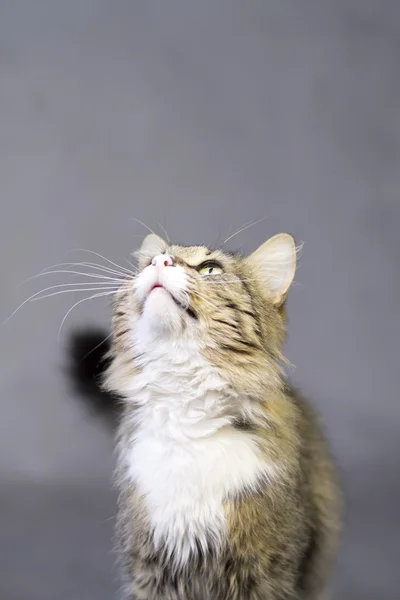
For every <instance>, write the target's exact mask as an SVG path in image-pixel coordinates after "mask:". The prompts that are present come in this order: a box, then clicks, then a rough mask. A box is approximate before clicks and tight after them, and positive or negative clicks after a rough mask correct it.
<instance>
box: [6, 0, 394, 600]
mask: <svg viewBox="0 0 400 600" xmlns="http://www.w3.org/2000/svg"><path fill="white" fill-rule="evenodd" d="M399 64H400V4H399V3H398V2H396V0H392V1H390V0H381V1H380V2H372V1H369V0H303V1H302V2H294V1H288V0H269V1H268V2H261V1H256V0H254V1H246V2H240V1H239V0H238V1H226V2H225V1H220V2H213V1H212V0H202V1H201V2H197V3H194V2H191V3H189V2H185V1H183V0H181V1H179V0H169V1H168V2H167V1H161V0H159V1H158V2H157V1H155V0H146V1H145V0H141V1H128V0H115V1H113V2H110V1H106V0H96V1H95V0H68V1H67V0H65V1H64V2H61V1H59V0H47V1H46V0H36V1H35V2H31V1H28V0H26V1H23V0H0V198H1V207H2V217H1V219H0V269H1V273H2V294H1V297H0V310H1V312H0V315H1V320H3V318H4V319H5V318H6V317H7V316H8V315H9V314H10V313H11V312H12V311H13V310H14V308H15V307H16V306H17V305H18V303H20V302H22V301H23V300H24V299H25V298H27V297H28V296H29V295H30V294H32V293H34V292H36V291H38V290H40V289H41V288H44V287H47V286H50V285H53V284H55V283H57V282H61V281H62V279H60V278H56V276H54V277H53V278H52V277H49V278H43V279H37V280H34V281H31V282H28V283H25V284H24V285H23V286H21V287H18V285H19V284H20V283H21V281H23V280H25V279H26V278H28V277H30V276H31V275H34V274H36V273H38V272H39V271H40V270H41V269H43V268H44V267H46V266H49V265H51V264H54V263H57V262H61V261H63V260H75V259H78V260H85V258H86V257H85V254H83V253H82V252H81V253H76V254H72V255H70V254H67V252H68V251H70V250H71V249H74V248H82V247H83V248H87V249H92V250H95V251H98V252H100V253H102V254H104V255H106V256H107V257H109V258H110V259H111V260H116V261H117V262H123V260H124V257H126V256H128V254H129V252H130V251H131V250H132V249H134V247H135V245H137V244H138V243H139V240H140V236H142V235H144V234H145V233H146V231H145V229H144V227H142V226H141V225H139V224H138V223H137V222H136V221H135V220H134V219H135V218H137V219H140V220H142V221H145V222H146V223H147V224H148V225H149V226H150V227H152V228H157V221H160V222H161V223H163V225H164V226H165V227H166V228H167V230H168V232H169V234H170V236H171V237H172V238H173V239H175V240H177V241H180V242H183V243H190V242H201V241H203V240H205V241H206V242H209V243H215V242H216V241H217V240H218V239H224V238H225V237H227V236H228V233H229V232H230V231H234V230H235V229H237V228H238V227H239V226H240V225H242V224H243V223H245V222H248V221H252V220H256V219H259V218H260V217H264V216H268V218H267V219H266V220H265V221H263V222H262V223H259V224H257V225H255V226H254V227H253V228H251V229H249V230H248V231H246V232H243V234H241V235H239V236H236V238H235V239H234V240H232V246H231V247H232V248H233V249H237V248H241V249H243V250H245V251H250V250H252V249H254V248H255V247H256V246H257V244H259V243H261V242H262V241H264V239H266V238H267V237H268V236H269V235H272V234H274V233H276V232H278V231H281V230H288V231H290V232H292V233H294V234H295V236H296V237H297V239H298V240H299V241H304V242H305V246H304V251H303V256H302V259H301V262H300V268H299V271H298V275H297V281H298V283H299V285H298V286H295V287H294V289H293V291H292V295H291V298H290V302H289V311H290V312H289V316H290V323H289V336H290V337H289V343H288V348H287V353H288V355H289V357H290V359H291V360H292V361H293V362H294V363H295V364H296V366H297V369H296V371H295V372H294V373H293V377H294V379H295V380H296V382H297V383H298V384H299V385H300V386H301V387H302V388H303V390H304V391H305V392H306V393H308V394H309V395H311V396H312V397H313V398H314V401H315V404H316V405H317V407H318V408H319V410H320V411H321V412H322V414H323V415H324V417H325V421H326V423H327V426H328V429H329V432H330V436H331V439H332V441H333V444H334V447H335V450H336V454H337V457H338V460H339V462H340V465H341V468H342V472H343V477H344V480H345V482H346V491H347V497H348V525H347V531H346V536H345V543H344V548H343V552H342V555H341V559H340V562H339V565H338V569H337V576H336V587H335V590H336V593H335V598H338V599H339V598H340V600H342V599H351V600H353V599H355V600H358V599H359V600H361V599H362V600H376V598H382V599H384V600H394V599H395V598H398V593H399V592H398V586H399V585H400V576H399V570H398V565H397V564H396V563H398V555H399V551H400V547H399V545H400V524H399V516H398V506H399V502H400V478H399V441H398V431H399V426H400V403H399V394H398V381H397V380H398V377H397V369H398V364H399V350H398V337H399V333H400V320H399V316H398V307H399V300H400V297H399V296H400V294H399V288H400V282H399V277H398V272H399V270H398V264H399V259H400V244H399V234H398V230H399V225H400V169H399V159H400V77H399V73H400V71H399ZM137 236H139V237H137ZM69 256H71V257H72V258H71V259H70V258H68V257H69ZM86 260H90V259H89V258H86ZM65 281H67V279H66V278H65ZM63 282H64V281H63ZM80 297H81V296H79V295H77V296H76V298H75V301H77V300H78V299H79V298H80ZM82 297H83V296H82ZM72 303H73V300H72V298H71V296H69V295H67V294H65V295H60V296H55V297H53V298H50V299H48V300H43V301H40V302H35V303H29V304H27V305H26V306H24V307H23V308H22V309H21V311H20V312H19V313H18V314H17V315H16V316H15V317H13V319H11V321H10V322H8V323H7V324H6V325H5V326H4V327H3V328H2V329H1V330H0V340H1V346H2V362H1V366H0V397H1V407H2V416H1V420H0V479H1V481H0V534H1V535H0V557H1V560H0V595H1V597H2V598H4V599H5V600H36V599H38V600H39V599H40V600H70V599H71V598H74V599H80V598H82V599H86V598H96V599H97V600H103V599H104V600H106V599H108V600H109V599H110V598H111V597H113V594H114V592H115V590H116V586H115V583H114V580H113V577H114V571H113V567H112V562H113V557H112V554H111V532H112V522H113V516H114V512H115V508H114V496H113V494H112V492H111V491H110V474H111V471H112V466H113V457H112V442H111V440H110V436H109V434H108V433H107V431H106V430H105V429H103V428H102V427H101V426H100V424H99V423H96V422H94V421H93V420H91V419H90V418H89V417H88V415H87V414H85V413H84V411H82V410H81V408H80V406H79V403H78V402H77V401H75V399H73V398H71V396H70V394H69V392H68V389H67V386H66V385H65V381H64V379H63V374H62V367H63V344H65V340H66V335H65V334H66V333H67V332H68V330H69V329H71V328H72V327H74V326H77V325H79V324H82V323H104V324H107V319H108V316H109V311H108V308H107V302H106V301H103V300H95V301H92V302H90V303H89V302H88V303H83V304H82V305H81V306H79V307H77V309H76V310H75V311H74V312H73V313H71V315H70V317H69V319H68V321H67V324H66V326H65V328H64V330H63V332H64V333H63V334H62V335H61V342H60V343H59V342H58V341H57V332H58V328H59V325H60V322H61V320H62V318H63V316H64V314H65V313H66V312H67V310H68V309H69V308H70V307H71V306H72Z"/></svg>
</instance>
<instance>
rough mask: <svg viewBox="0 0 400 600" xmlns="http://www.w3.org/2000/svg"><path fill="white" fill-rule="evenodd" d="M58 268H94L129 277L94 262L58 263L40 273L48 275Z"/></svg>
mask: <svg viewBox="0 0 400 600" xmlns="http://www.w3.org/2000/svg"><path fill="white" fill-rule="evenodd" d="M132 266H133V265H132ZM57 267H92V268H94V269H97V270H98V271H104V273H110V274H112V275H119V276H121V277H126V275H127V274H126V273H123V272H122V271H117V270H116V269H110V267H106V266H104V265H99V264H97V263H94V262H64V263H58V264H56V265H51V266H50V267H46V269H43V271H40V272H41V273H46V272H47V271H49V269H56V268H57Z"/></svg>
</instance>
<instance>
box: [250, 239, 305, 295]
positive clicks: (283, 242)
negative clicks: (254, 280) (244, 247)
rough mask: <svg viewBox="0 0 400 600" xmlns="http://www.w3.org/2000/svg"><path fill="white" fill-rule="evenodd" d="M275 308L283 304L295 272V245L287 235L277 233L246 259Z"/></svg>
mask: <svg viewBox="0 0 400 600" xmlns="http://www.w3.org/2000/svg"><path fill="white" fill-rule="evenodd" d="M248 260H249V261H250V262H251V264H252V265H253V266H254V267H255V268H256V272H257V273H258V278H260V279H261V280H265V291H266V293H267V295H268V297H269V299H270V300H271V301H272V302H273V304H275V305H276V306H280V305H281V304H283V302H284V301H285V298H286V294H287V292H288V289H289V287H290V284H291V283H292V281H293V277H294V274H295V271H296V244H295V241H294V239H293V237H292V236H291V235H290V234H289V233H278V235H274V237H272V238H270V239H269V240H267V241H266V242H264V244H262V245H261V246H260V247H259V248H257V250H256V251H255V252H253V254H251V255H250V256H249V258H248Z"/></svg>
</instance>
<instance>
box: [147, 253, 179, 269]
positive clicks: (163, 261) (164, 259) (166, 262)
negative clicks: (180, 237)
mask: <svg viewBox="0 0 400 600" xmlns="http://www.w3.org/2000/svg"><path fill="white" fill-rule="evenodd" d="M151 264H152V265H153V266H154V267H157V269H159V268H161V267H173V266H174V259H173V258H172V256H170V255H169V254H159V255H158V256H155V257H154V258H153V260H152V261H151Z"/></svg>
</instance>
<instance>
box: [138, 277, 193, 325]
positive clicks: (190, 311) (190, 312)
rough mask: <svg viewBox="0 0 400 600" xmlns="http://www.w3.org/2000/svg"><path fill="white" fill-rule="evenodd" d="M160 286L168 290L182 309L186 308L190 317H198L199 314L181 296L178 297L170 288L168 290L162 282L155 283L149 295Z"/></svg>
mask: <svg viewBox="0 0 400 600" xmlns="http://www.w3.org/2000/svg"><path fill="white" fill-rule="evenodd" d="M157 288H160V289H162V290H164V291H165V292H167V294H169V296H170V297H171V298H172V300H173V301H174V302H175V304H177V305H178V306H179V308H181V309H182V310H184V311H185V312H186V313H187V314H188V315H189V316H190V317H192V319H197V318H198V317H197V314H196V313H195V311H194V310H193V309H192V308H190V306H188V305H186V304H183V303H182V302H181V301H180V300H179V298H177V297H176V296H175V295H174V294H173V293H172V292H170V291H169V290H167V288H165V287H164V286H163V285H162V284H161V283H155V284H154V285H153V287H152V288H151V289H150V292H149V294H148V296H150V294H151V293H152V292H153V290H155V289H157Z"/></svg>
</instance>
